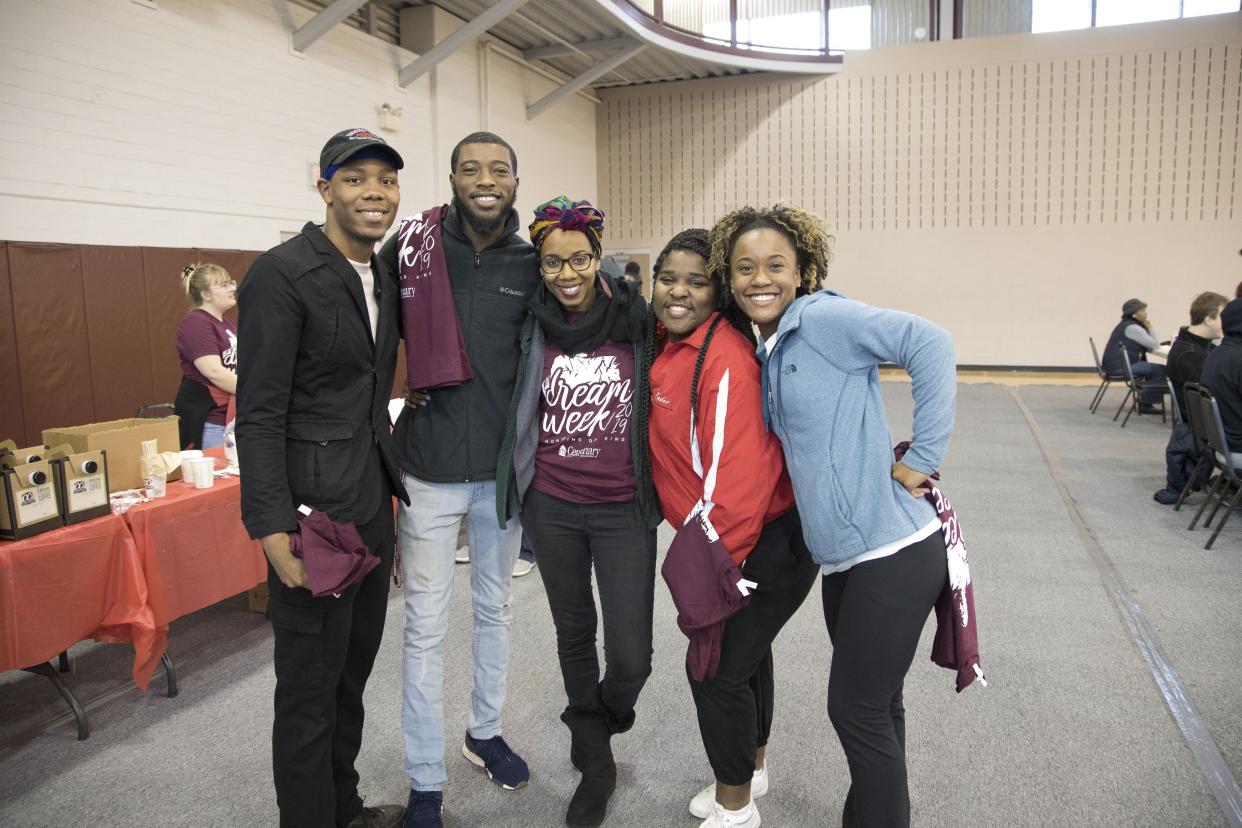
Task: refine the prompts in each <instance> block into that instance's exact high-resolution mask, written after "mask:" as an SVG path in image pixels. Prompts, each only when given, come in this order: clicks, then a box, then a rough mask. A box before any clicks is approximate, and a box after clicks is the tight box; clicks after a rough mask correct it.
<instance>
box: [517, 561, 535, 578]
mask: <svg viewBox="0 0 1242 828" xmlns="http://www.w3.org/2000/svg"><path fill="white" fill-rule="evenodd" d="M534 568H535V562H534V561H528V560H526V559H525V558H518V559H517V560H516V561H514V562H513V577H514V578H521V577H522V576H523V575H529V574H530V571H531V570H532V569H534Z"/></svg>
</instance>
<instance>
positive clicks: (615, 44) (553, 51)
mask: <svg viewBox="0 0 1242 828" xmlns="http://www.w3.org/2000/svg"><path fill="white" fill-rule="evenodd" d="M637 42H638V41H636V40H634V38H632V37H610V38H606V39H604V40H587V41H583V42H582V43H569V44H566V45H563V46H540V47H538V48H535V49H527V50H526V51H525V52H522V57H524V58H526V59H527V60H547V59H548V58H558V57H568V56H570V55H576V54H581V53H582V52H606V51H610V50H612V49H621V48H624V47H626V46H629V45H630V44H631V43H637Z"/></svg>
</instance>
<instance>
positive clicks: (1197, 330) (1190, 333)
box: [1164, 291, 1229, 420]
mask: <svg viewBox="0 0 1242 828" xmlns="http://www.w3.org/2000/svg"><path fill="white" fill-rule="evenodd" d="M1228 302H1229V300H1228V299H1226V298H1225V297H1224V296H1222V295H1221V294H1219V293H1213V292H1211V291H1208V292H1206V293H1200V294H1199V295H1198V296H1196V297H1195V299H1194V301H1193V302H1191V303H1190V324H1189V325H1186V326H1185V327H1183V328H1182V329H1181V330H1180V331H1178V332H1177V339H1175V340H1174V341H1173V346H1172V347H1171V348H1169V357H1168V359H1167V360H1165V367H1164V375H1165V376H1166V377H1168V378H1169V379H1170V380H1172V381H1173V390H1174V391H1176V392H1177V404H1178V406H1179V407H1180V408H1181V411H1182V420H1185V419H1186V401H1185V399H1184V398H1183V396H1182V386H1183V385H1185V384H1186V383H1188V382H1198V381H1199V379H1200V378H1201V377H1202V375H1203V365H1204V363H1205V362H1207V358H1208V354H1209V353H1211V352H1212V349H1213V348H1215V347H1216V346H1215V345H1214V344H1213V342H1212V340H1215V339H1220V337H1221V335H1222V333H1223V330H1222V329H1221V319H1220V312H1221V310H1222V309H1224V307H1225V305H1226V304H1227V303H1228Z"/></svg>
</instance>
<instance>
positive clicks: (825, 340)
mask: <svg viewBox="0 0 1242 828" xmlns="http://www.w3.org/2000/svg"><path fill="white" fill-rule="evenodd" d="M766 362H767V364H766V368H765V371H766V372H767V378H768V387H769V394H768V399H767V405H768V413H769V418H770V421H771V427H772V429H773V430H774V431H775V432H776V435H777V437H779V438H780V441H781V446H782V447H783V449H784V452H785V463H786V465H787V466H788V467H789V476H790V478H791V479H792V480H793V487H794V496H795V497H796V499H797V501H798V511H799V513H800V514H801V515H802V533H803V536H804V537H805V539H806V543H807V546H808V547H809V548H810V550H811V554H812V556H813V557H814V558H815V560H816V562H818V563H819V564H821V565H824V564H827V565H836V564H840V563H843V562H845V561H847V560H849V559H850V558H853V557H856V556H858V555H861V554H862V553H864V552H868V551H870V550H873V549H876V548H878V547H881V546H883V545H885V544H888V543H892V542H894V541H897V540H901V539H902V538H904V537H907V536H909V535H911V534H913V533H914V532H916V531H918V530H919V529H920V528H922V527H923V526H926V525H927V523H928V522H929V521H931V520H934V519H935V517H936V511H935V509H933V508H932V506H931V504H930V503H928V502H927V500H925V499H924V498H915V497H912V496H911V495H910V493H909V492H907V491H906V490H905V489H904V488H903V487H902V486H901V484H900V483H898V482H897V481H895V480H893V479H892V474H891V470H892V465H893V437H892V434H891V433H890V432H889V428H888V420H887V418H886V417H885V415H884V404H883V402H882V401H881V399H880V374H879V371H878V368H879V366H880V365H881V364H882V363H885V362H891V363H894V364H896V365H900V366H902V367H903V368H905V369H906V371H907V372H909V374H910V377H911V379H912V380H913V384H912V393H913V395H914V434H913V437H912V442H913V445H912V446H911V447H910V451H909V452H908V453H907V454H906V456H905V458H904V461H903V462H905V464H906V465H907V466H909V467H910V468H912V469H914V470H916V471H921V472H925V473H928V474H930V473H931V472H933V471H936V470H937V469H939V468H940V463H941V461H942V460H943V459H944V454H945V451H946V450H947V449H948V446H949V432H950V431H951V430H952V428H953V414H954V405H955V400H956V396H957V378H956V364H955V361H954V356H953V340H952V338H951V337H950V336H949V334H948V332H946V331H945V330H944V329H943V328H940V327H939V326H937V325H934V324H933V323H931V322H928V321H927V320H926V319H923V318H921V317H918V316H914V315H913V314H909V313H902V312H901V311H894V310H885V309H883V308H873V307H871V306H870V305H865V304H863V303H862V302H855V301H852V300H850V299H846V298H845V297H843V296H841V295H840V294H838V293H834V292H833V291H828V290H825V291H820V292H817V293H813V294H811V295H809V296H803V297H801V298H799V299H796V300H795V301H794V303H793V304H792V305H790V307H789V309H788V310H787V311H785V315H784V316H783V317H781V321H780V325H779V326H778V328H777V332H776V336H775V339H774V340H773V341H772V344H771V352H770V353H769V354H768V356H767V361H766Z"/></svg>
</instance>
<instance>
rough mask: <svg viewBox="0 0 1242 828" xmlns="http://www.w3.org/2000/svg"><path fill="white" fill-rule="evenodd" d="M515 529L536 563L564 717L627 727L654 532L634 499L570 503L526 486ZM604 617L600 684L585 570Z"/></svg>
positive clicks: (646, 627)
mask: <svg viewBox="0 0 1242 828" xmlns="http://www.w3.org/2000/svg"><path fill="white" fill-rule="evenodd" d="M522 528H523V530H525V532H526V534H527V535H528V536H529V537H530V542H531V547H532V548H533V549H534V550H535V555H536V557H537V558H538V560H539V567H538V569H539V575H540V576H541V577H542V578H543V585H544V590H545V591H546V592H547V595H548V607H549V608H550V609H551V610H552V623H553V624H554V625H555V626H556V652H557V656H558V657H559V658H560V662H561V677H562V678H563V679H564V681H565V695H566V696H567V697H568V705H567V706H566V708H565V709H566V712H567V713H569V714H571V715H572V714H587V715H590V714H596V713H598V714H602V715H604V716H605V718H606V720H607V722H608V727H609V730H610V731H612V732H613V733H620V732H622V731H625V730H628V729H629V728H630V726H631V725H632V724H633V723H634V705H635V703H636V702H637V701H638V694H639V692H641V691H642V689H643V685H644V684H646V683H647V677H648V676H649V675H651V652H652V650H651V614H652V611H653V607H654V603H655V561H656V533H655V530H654V529H648V528H647V527H646V526H644V525H643V519H642V515H641V514H640V513H639V511H638V506H637V504H636V503H635V502H634V501H626V502H624V503H589V504H582V503H570V502H569V501H566V500H561V499H560V498H556V497H553V496H551V495H548V494H544V493H543V492H540V491H536V490H535V489H531V490H529V491H528V492H527V494H526V500H525V502H524V503H523V505H522ZM592 564H594V566H595V578H596V580H597V581H598V583H599V602H600V607H601V609H602V610H603V614H604V663H605V670H604V679H603V681H600V669H599V656H598V655H597V654H596V650H595V638H596V629H597V619H596V613H595V595H594V592H593V591H592V589H591V566H592Z"/></svg>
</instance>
